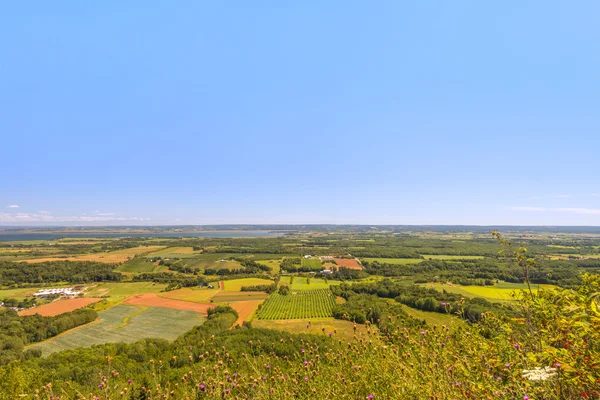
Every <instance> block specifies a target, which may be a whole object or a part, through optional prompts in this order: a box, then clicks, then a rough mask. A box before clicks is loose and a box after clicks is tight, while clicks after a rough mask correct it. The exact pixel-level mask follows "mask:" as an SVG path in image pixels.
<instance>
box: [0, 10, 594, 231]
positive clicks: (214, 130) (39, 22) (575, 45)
mask: <svg viewBox="0 0 600 400" xmlns="http://www.w3.org/2000/svg"><path fill="white" fill-rule="evenodd" d="M599 19H600V3H599V2H597V1H577V2H564V1H548V0H545V1H527V2H523V1H506V2H481V1H463V2H447V1H426V0H419V1H404V2H400V1H389V2H385V1H382V2H358V1H356V2H352V1H343V2H342V1H330V2H317V1H305V2H281V1H254V2H227V3H223V2H197V1H180V2H177V4H176V5H175V3H173V2H166V1H163V2H158V1H148V0H145V1H129V2H119V1H105V2H74V1H73V2H59V3H57V2H46V1H38V2H33V3H31V2H27V3H24V2H9V3H6V4H3V5H2V11H1V12H0V54H2V56H1V57H0V138H1V140H0V146H1V147H0V148H1V154H2V164H1V165H2V167H1V168H0V225H19V224H29V225H43V224H53V225H62V224H69V225H87V224H95V225H110V224H151V225H155V224H203V223H206V224H214V223H364V224H377V223H380V224H513V225H530V224H536V225H537V224H539V225H600V185H599V183H600V178H599V171H600V156H599V151H600V114H599V110H600V78H599V77H600V75H599V73H598V71H600V25H599V24H598V20H599Z"/></svg>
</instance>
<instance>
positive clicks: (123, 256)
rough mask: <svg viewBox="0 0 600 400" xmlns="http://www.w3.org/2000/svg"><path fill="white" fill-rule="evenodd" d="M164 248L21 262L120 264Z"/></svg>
mask: <svg viewBox="0 0 600 400" xmlns="http://www.w3.org/2000/svg"><path fill="white" fill-rule="evenodd" d="M162 248H164V246H138V247H133V248H129V249H122V250H115V251H107V252H101V253H90V254H82V255H77V256H69V257H62V256H61V257H43V258H33V259H27V260H23V261H25V262H29V263H38V262H45V261H98V262H103V263H108V264H111V263H122V262H125V261H127V260H129V259H132V258H133V257H135V256H136V255H140V254H146V253H150V252H152V251H156V250H159V249H162Z"/></svg>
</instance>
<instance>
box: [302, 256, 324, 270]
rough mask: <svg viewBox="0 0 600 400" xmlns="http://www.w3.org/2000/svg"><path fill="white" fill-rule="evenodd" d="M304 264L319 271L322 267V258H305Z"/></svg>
mask: <svg viewBox="0 0 600 400" xmlns="http://www.w3.org/2000/svg"><path fill="white" fill-rule="evenodd" d="M302 266H303V267H307V268H310V269H311V270H313V271H319V270H321V269H322V265H321V260H319V259H318V258H303V259H302Z"/></svg>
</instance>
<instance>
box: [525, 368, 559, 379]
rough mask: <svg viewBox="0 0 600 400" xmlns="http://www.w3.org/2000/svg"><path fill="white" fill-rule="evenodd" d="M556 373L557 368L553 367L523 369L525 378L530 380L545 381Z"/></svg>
mask: <svg viewBox="0 0 600 400" xmlns="http://www.w3.org/2000/svg"><path fill="white" fill-rule="evenodd" d="M554 375H556V368H551V367H535V368H534V369H525V370H523V378H527V379H528V380H530V381H545V380H546V379H550V378H552V377H553V376H554Z"/></svg>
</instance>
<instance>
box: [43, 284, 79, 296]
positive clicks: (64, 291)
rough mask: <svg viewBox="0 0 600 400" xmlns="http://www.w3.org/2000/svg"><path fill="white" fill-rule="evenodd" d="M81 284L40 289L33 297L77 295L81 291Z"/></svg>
mask: <svg viewBox="0 0 600 400" xmlns="http://www.w3.org/2000/svg"><path fill="white" fill-rule="evenodd" d="M81 289H83V287H81V286H75V287H74V288H60V289H41V290H38V291H37V292H36V293H34V294H33V295H34V296H35V297H50V296H56V295H59V296H61V297H77V296H79V294H80V293H81Z"/></svg>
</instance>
